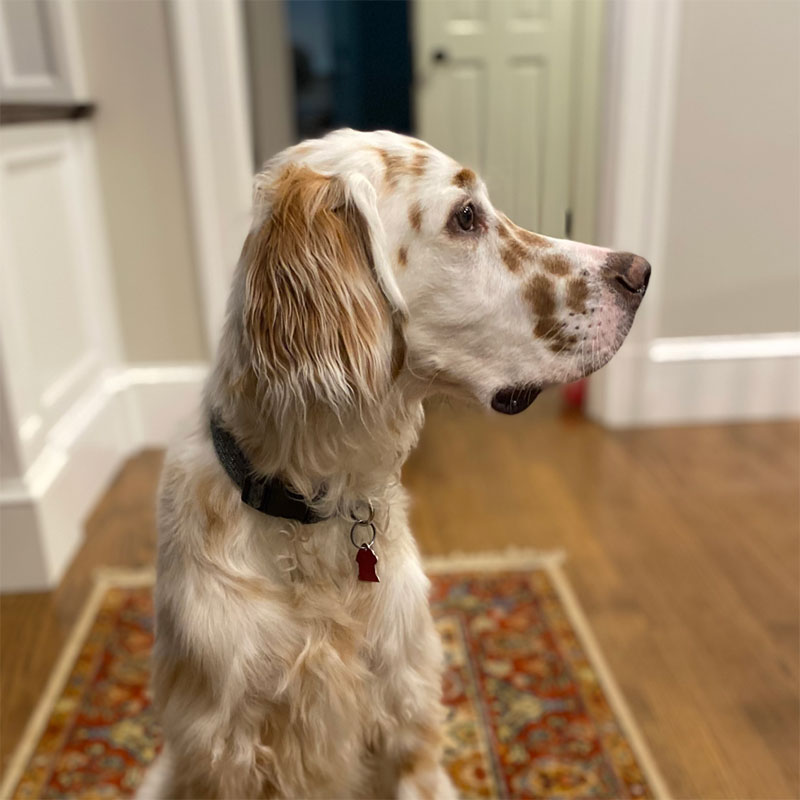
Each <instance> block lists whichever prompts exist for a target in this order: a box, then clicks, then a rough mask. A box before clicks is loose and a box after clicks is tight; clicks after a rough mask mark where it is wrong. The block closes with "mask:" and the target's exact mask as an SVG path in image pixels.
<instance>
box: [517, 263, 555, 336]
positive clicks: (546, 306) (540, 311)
mask: <svg viewBox="0 0 800 800" xmlns="http://www.w3.org/2000/svg"><path fill="white" fill-rule="evenodd" d="M525 299H526V300H527V301H528V302H529V303H530V305H531V308H532V309H533V313H534V314H536V316H537V317H539V323H542V322H543V321H544V318H550V317H552V316H553V314H554V313H555V310H556V294H555V291H554V289H553V282H552V281H551V280H550V278H548V277H547V276H546V275H541V274H536V275H534V276H533V277H532V278H531V279H530V280H529V281H528V283H527V284H526V286H525ZM538 328H539V324H537V333H536V335H537V336H543V335H544V334H541V333H539V331H538Z"/></svg>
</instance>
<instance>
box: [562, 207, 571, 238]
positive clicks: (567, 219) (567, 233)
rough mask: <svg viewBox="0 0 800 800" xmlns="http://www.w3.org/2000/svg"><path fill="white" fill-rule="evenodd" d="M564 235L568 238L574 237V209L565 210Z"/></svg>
mask: <svg viewBox="0 0 800 800" xmlns="http://www.w3.org/2000/svg"><path fill="white" fill-rule="evenodd" d="M564 235H565V236H566V237H567V239H571V238H572V209H571V208H568V209H567V210H566V211H565V212H564Z"/></svg>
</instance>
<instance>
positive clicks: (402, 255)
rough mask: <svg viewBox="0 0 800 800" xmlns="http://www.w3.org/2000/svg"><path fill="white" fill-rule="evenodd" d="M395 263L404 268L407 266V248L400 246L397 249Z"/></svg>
mask: <svg viewBox="0 0 800 800" xmlns="http://www.w3.org/2000/svg"><path fill="white" fill-rule="evenodd" d="M397 263H398V264H399V265H400V266H401V267H403V269H405V268H406V267H407V266H408V248H407V247H401V248H400V249H399V250H398V251H397Z"/></svg>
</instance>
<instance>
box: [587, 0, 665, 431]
mask: <svg viewBox="0 0 800 800" xmlns="http://www.w3.org/2000/svg"><path fill="white" fill-rule="evenodd" d="M680 2H681V0H620V1H619V2H609V3H607V14H608V17H607V20H606V23H607V25H606V31H607V36H606V43H605V50H606V69H605V72H606V78H605V85H606V91H605V97H604V105H605V114H604V117H605V120H604V130H603V131H602V141H601V148H600V152H601V159H600V164H601V168H600V192H599V202H598V221H597V230H598V237H597V238H598V243H599V244H602V245H605V246H607V247H613V248H617V249H622V250H628V251H633V252H636V253H641V254H643V255H645V256H646V257H647V258H648V259H649V260H650V261H651V262H652V263H653V264H654V265H655V269H656V270H658V267H659V265H660V264H662V263H663V262H664V255H665V234H666V231H665V224H666V205H667V199H668V191H669V185H668V180H669V169H670V158H671V152H672V133H673V122H674V116H675V115H674V102H675V90H676V84H677V56H678V45H679V21H680ZM661 283H662V282H661V281H659V280H658V274H657V272H656V274H655V279H654V280H653V281H652V283H651V285H650V288H649V291H648V293H647V299H646V301H645V302H644V303H643V305H642V308H641V309H640V311H639V313H638V315H637V319H636V322H635V324H634V326H633V328H632V330H631V332H630V334H629V335H628V338H627V340H626V342H625V344H624V345H623V346H622V348H621V349H620V351H619V353H617V355H616V356H615V357H614V359H612V361H611V362H610V363H609V364H608V366H606V367H605V368H604V369H603V370H602V371H601V372H600V373H598V374H597V375H596V376H593V378H592V380H591V391H590V393H589V413H590V415H591V416H592V417H593V418H595V419H597V420H598V421H600V422H602V423H604V424H606V425H611V426H624V425H627V424H631V423H632V422H633V421H634V420H636V419H637V418H638V414H639V409H640V407H641V404H642V400H643V398H642V396H641V394H640V390H641V387H642V375H641V373H642V368H643V366H644V363H645V362H646V361H647V357H648V353H647V350H648V346H649V343H650V341H651V340H652V339H654V338H655V334H656V326H657V323H658V319H659V310H660V302H661V290H660V285H661Z"/></svg>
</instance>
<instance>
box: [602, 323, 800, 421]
mask: <svg viewBox="0 0 800 800" xmlns="http://www.w3.org/2000/svg"><path fill="white" fill-rule="evenodd" d="M620 355H621V356H622V362H623V364H621V365H620V367H621V368H622V369H621V370H618V372H617V373H615V374H614V375H613V379H612V380H607V384H611V383H614V384H615V386H614V387H610V386H608V385H606V386H603V381H602V376H600V377H601V380H600V381H598V392H597V394H596V395H595V396H594V397H593V398H590V414H591V415H592V417H593V418H594V419H596V420H597V421H599V422H601V423H603V424H605V425H609V426H610V427H615V428H622V427H633V426H651V425H684V424H696V423H733V422H756V421H769V420H782V419H796V418H798V417H800V333H786V334H765V335H761V336H714V337H702V338H694V337H692V338H674V339H656V340H654V341H653V342H651V343H650V346H649V347H648V348H647V350H646V351H645V352H644V353H639V354H637V353H635V352H631V353H628V354H627V355H626V354H623V353H620ZM619 372H622V373H623V374H622V375H620V374H619ZM620 378H622V380H620ZM619 387H624V391H622V390H621V389H620V388H619Z"/></svg>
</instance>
